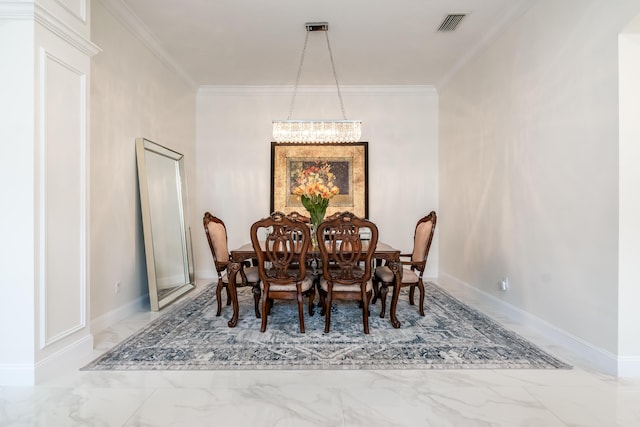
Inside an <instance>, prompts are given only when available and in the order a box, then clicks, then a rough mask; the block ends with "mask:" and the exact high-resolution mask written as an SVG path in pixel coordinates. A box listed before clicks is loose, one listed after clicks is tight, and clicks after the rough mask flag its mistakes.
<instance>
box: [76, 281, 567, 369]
mask: <svg viewBox="0 0 640 427" xmlns="http://www.w3.org/2000/svg"><path fill="white" fill-rule="evenodd" d="M214 291H215V285H209V286H207V287H206V288H205V289H204V290H203V291H202V292H200V293H199V294H197V295H195V296H193V297H191V298H189V299H186V300H184V301H182V302H178V303H176V304H175V305H174V306H171V307H169V308H167V312H166V313H164V314H163V315H162V316H161V317H159V318H158V319H156V320H155V321H154V322H152V323H150V324H149V325H148V326H147V327H145V328H144V329H143V330H141V331H140V332H138V333H136V334H134V335H133V336H131V337H130V338H128V339H126V340H125V341H123V342H122V343H120V344H118V345H117V346H116V347H114V348H113V349H111V350H110V351H108V352H107V353H105V354H104V355H102V356H101V357H99V358H98V359H96V360H94V361H93V362H91V363H90V364H89V365H87V366H85V367H84V368H83V369H84V370H215V369H459V368H482V369H492V368H494V369H495V368H537V369H542V368H564V369H566V368H570V366H569V365H567V364H565V363H563V362H561V361H560V360H558V359H556V358H555V357H552V356H551V355H549V354H547V353H545V352H544V351H542V350H541V349H540V348H538V347H536V346H535V345H533V344H531V343H530V342H528V341H526V340H525V339H523V338H521V337H520V336H518V335H517V334H515V333H513V332H511V331H508V330H506V329H505V328H503V327H502V326H500V325H499V324H497V323H496V322H495V321H493V320H491V319H490V318H488V317H487V316H485V315H483V314H481V313H479V312H478V311H476V310H474V309H472V308H470V307H468V306H467V305H465V304H463V303H462V302H460V301H459V300H457V299H455V298H454V297H452V296H451V295H449V294H448V293H447V292H445V291H444V290H443V289H441V288H440V287H438V286H437V285H435V284H433V283H429V284H427V285H426V297H425V314H426V316H425V317H421V316H420V315H419V314H418V310H417V307H416V306H411V305H409V303H408V294H407V293H406V292H405V290H403V291H402V293H401V299H400V301H399V303H398V319H399V320H400V321H401V322H402V327H401V328H400V329H394V328H393V327H392V326H391V324H390V322H389V318H388V313H387V317H386V318H384V319H381V318H380V317H379V313H380V303H377V304H376V305H372V306H371V316H370V318H369V325H370V329H371V333H370V335H365V334H364V333H363V330H362V312H361V310H360V309H359V308H358V305H357V303H355V302H342V301H337V302H336V303H335V307H334V310H333V312H332V316H331V332H330V333H328V334H325V333H324V317H321V316H320V314H319V310H316V312H315V314H314V316H309V315H308V312H307V307H306V299H305V329H306V333H304V334H301V333H299V332H298V311H297V304H296V303H295V302H293V301H276V302H275V304H274V307H273V309H272V310H271V315H270V316H269V322H268V324H267V331H266V332H265V333H261V332H260V319H256V318H255V315H254V314H253V297H252V295H251V289H250V288H241V289H239V292H238V294H239V295H238V296H239V303H240V320H239V322H238V325H237V326H236V327H235V328H229V327H228V326H227V322H228V321H229V319H230V317H231V307H226V306H223V311H222V316H220V317H216V316H215V311H216V301H215V292H214ZM223 295H224V293H223ZM316 298H317V297H316ZM388 299H390V297H388ZM223 303H224V296H223Z"/></svg>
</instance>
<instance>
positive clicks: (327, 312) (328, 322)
mask: <svg viewBox="0 0 640 427" xmlns="http://www.w3.org/2000/svg"><path fill="white" fill-rule="evenodd" d="M324 312H325V314H324V315H325V318H324V333H325V334H328V333H329V325H331V288H329V291H328V292H327V298H326V302H325V305H324Z"/></svg>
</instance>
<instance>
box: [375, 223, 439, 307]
mask: <svg viewBox="0 0 640 427" xmlns="http://www.w3.org/2000/svg"><path fill="white" fill-rule="evenodd" d="M436 220H437V216H436V213H435V211H431V212H430V213H429V214H428V215H426V216H424V217H422V218H420V219H419V220H418V222H417V224H416V228H415V232H414V235H413V252H411V253H410V254H409V253H404V254H402V253H401V254H400V261H401V262H402V283H401V285H400V287H406V286H409V304H411V305H414V294H415V289H416V286H417V287H418V290H419V291H420V301H419V304H420V305H419V312H420V316H424V284H423V283H422V275H423V274H424V271H425V268H426V265H427V257H428V256H429V249H430V248H431V241H432V240H433V233H434V232H435V229H436ZM394 278H395V277H394V274H393V272H392V271H391V269H390V268H389V267H388V266H386V265H384V266H378V267H376V269H375V271H374V275H373V287H374V296H373V300H372V301H371V302H372V303H373V304H375V303H376V300H377V298H378V297H379V298H380V301H381V304H382V308H381V310H380V317H384V315H385V309H386V300H387V292H388V288H389V286H394V285H395V280H394Z"/></svg>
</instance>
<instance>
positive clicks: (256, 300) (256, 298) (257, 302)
mask: <svg viewBox="0 0 640 427" xmlns="http://www.w3.org/2000/svg"><path fill="white" fill-rule="evenodd" d="M251 291H252V292H253V301H254V308H255V311H256V319H259V318H260V310H259V308H260V294H261V293H262V291H261V290H260V282H258V283H256V284H255V285H253V289H252V290H251Z"/></svg>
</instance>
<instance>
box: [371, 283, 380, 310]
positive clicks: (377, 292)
mask: <svg viewBox="0 0 640 427" xmlns="http://www.w3.org/2000/svg"><path fill="white" fill-rule="evenodd" d="M372 282H373V298H372V299H371V304H375V303H376V301H378V297H379V296H380V283H378V281H377V280H376V279H375V278H374V279H373V280H372Z"/></svg>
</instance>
